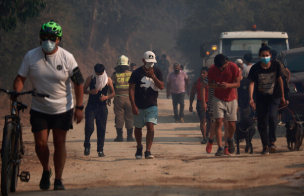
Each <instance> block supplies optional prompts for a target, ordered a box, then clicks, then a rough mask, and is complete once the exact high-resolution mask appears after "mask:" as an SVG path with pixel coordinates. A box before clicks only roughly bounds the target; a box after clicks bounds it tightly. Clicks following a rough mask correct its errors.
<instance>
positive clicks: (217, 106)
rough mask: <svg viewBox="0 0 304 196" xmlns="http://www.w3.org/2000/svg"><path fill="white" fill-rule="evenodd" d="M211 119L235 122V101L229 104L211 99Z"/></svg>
mask: <svg viewBox="0 0 304 196" xmlns="http://www.w3.org/2000/svg"><path fill="white" fill-rule="evenodd" d="M212 105H213V117H214V118H215V119H216V118H224V119H225V120H226V121H237V106H238V104H237V100H236V99H235V100H233V101H230V102H226V101H222V100H220V99H218V98H216V97H213V100H212Z"/></svg>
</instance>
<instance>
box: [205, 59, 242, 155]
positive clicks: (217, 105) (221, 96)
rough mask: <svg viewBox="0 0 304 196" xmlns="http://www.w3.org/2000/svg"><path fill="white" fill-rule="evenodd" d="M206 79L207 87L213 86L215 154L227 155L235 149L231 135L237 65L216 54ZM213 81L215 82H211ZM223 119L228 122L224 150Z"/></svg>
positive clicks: (232, 134)
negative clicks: (216, 145) (216, 147)
mask: <svg viewBox="0 0 304 196" xmlns="http://www.w3.org/2000/svg"><path fill="white" fill-rule="evenodd" d="M208 80H209V81H208V85H209V88H214V98H213V100H212V104H213V115H214V118H215V134H216V140H217V142H218V147H219V148H218V151H217V152H216V154H215V155H216V156H222V155H224V154H225V155H229V154H231V153H234V151H235V147H234V143H233V136H234V132H235V122H236V121H237V100H236V99H237V97H236V88H238V87H239V86H240V73H239V69H238V66H237V65H236V64H234V63H232V62H229V61H228V59H227V57H226V56H224V55H222V54H218V55H216V56H215V58H214V65H212V66H211V67H210V69H209V73H208ZM213 81H214V82H215V83H213ZM223 119H225V120H226V121H227V122H228V130H227V131H228V138H227V144H228V146H225V152H224V148H223V147H222V130H221V128H222V124H223ZM225 140H226V138H225Z"/></svg>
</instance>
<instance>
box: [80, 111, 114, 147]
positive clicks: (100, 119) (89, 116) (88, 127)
mask: <svg viewBox="0 0 304 196" xmlns="http://www.w3.org/2000/svg"><path fill="white" fill-rule="evenodd" d="M107 118H108V107H107V105H98V106H96V105H87V107H86V109H85V140H84V147H85V148H90V147H91V144H90V138H91V135H92V133H93V132H94V119H96V128H97V152H100V151H103V146H104V140H105V134H106V125H107Z"/></svg>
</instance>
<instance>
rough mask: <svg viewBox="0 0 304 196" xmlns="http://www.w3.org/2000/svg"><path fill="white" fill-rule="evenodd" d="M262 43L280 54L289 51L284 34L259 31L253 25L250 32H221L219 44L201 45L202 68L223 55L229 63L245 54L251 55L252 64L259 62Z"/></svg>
mask: <svg viewBox="0 0 304 196" xmlns="http://www.w3.org/2000/svg"><path fill="white" fill-rule="evenodd" d="M262 43H266V44H267V45H268V46H269V47H270V48H271V49H274V50H276V51H277V53H278V54H280V52H281V51H283V50H289V43H288V35H287V33H286V32H277V31H259V30H256V26H255V25H253V28H252V30H251V31H232V32H222V33H221V35H220V39H219V43H218V44H214V45H212V44H211V43H207V44H201V47H200V56H201V57H202V58H205V61H204V66H207V67H210V66H211V65H212V64H214V63H213V61H214V57H215V56H216V55H217V54H224V55H225V56H227V57H228V59H229V61H231V62H234V61H235V60H236V59H238V58H240V59H243V56H244V55H245V54H247V53H252V56H253V63H256V62H258V61H259V54H258V52H259V49H260V47H261V44H262Z"/></svg>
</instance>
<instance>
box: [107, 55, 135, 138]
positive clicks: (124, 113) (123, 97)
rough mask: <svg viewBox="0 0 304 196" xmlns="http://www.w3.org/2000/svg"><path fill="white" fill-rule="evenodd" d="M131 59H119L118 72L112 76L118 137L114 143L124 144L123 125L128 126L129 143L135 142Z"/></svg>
mask: <svg viewBox="0 0 304 196" xmlns="http://www.w3.org/2000/svg"><path fill="white" fill-rule="evenodd" d="M129 63H130V62H129V58H128V57H126V56H125V55H121V56H120V57H119V58H118V62H117V67H115V70H116V72H114V73H113V75H112V77H111V78H112V81H113V85H114V89H115V98H114V102H113V104H114V114H115V127H116V132H117V137H116V138H115V139H114V142H123V131H122V129H123V125H124V123H125V124H126V129H127V141H128V142H129V141H134V138H133V136H132V135H133V113H132V106H131V102H130V99H129V79H130V77H131V74H132V72H131V71H129Z"/></svg>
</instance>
